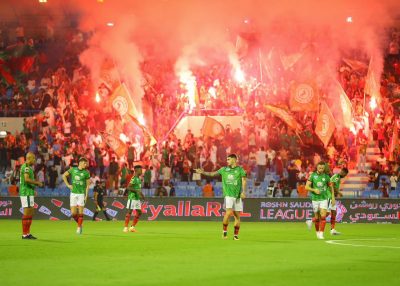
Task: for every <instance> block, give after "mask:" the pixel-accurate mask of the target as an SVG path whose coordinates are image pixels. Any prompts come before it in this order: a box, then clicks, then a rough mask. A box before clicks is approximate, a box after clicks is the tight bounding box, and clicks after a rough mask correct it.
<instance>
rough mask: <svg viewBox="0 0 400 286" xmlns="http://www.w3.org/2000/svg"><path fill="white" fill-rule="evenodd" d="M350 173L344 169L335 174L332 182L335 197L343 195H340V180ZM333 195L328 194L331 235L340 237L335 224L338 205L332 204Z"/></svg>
mask: <svg viewBox="0 0 400 286" xmlns="http://www.w3.org/2000/svg"><path fill="white" fill-rule="evenodd" d="M348 173H349V170H348V169H347V168H342V169H341V170H340V173H338V174H335V175H333V176H332V177H331V179H330V182H331V183H332V185H333V190H334V197H335V198H337V197H340V196H341V193H340V180H341V179H343V178H344V177H346V176H347V174H348ZM332 202H333V200H332V194H331V193H330V192H328V210H327V211H328V213H330V214H331V234H332V235H339V234H340V232H338V231H337V230H336V229H335V224H336V203H335V204H333V203H332Z"/></svg>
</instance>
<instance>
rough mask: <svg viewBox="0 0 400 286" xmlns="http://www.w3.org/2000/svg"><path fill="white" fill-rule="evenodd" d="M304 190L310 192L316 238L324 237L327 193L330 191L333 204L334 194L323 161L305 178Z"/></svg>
mask: <svg viewBox="0 0 400 286" xmlns="http://www.w3.org/2000/svg"><path fill="white" fill-rule="evenodd" d="M306 190H307V191H308V192H311V201H312V205H313V211H314V224H315V230H316V232H317V238H318V239H324V230H325V225H326V214H327V209H328V195H327V193H328V192H329V191H330V192H331V193H332V204H333V205H335V196H334V191H333V187H332V184H331V183H330V177H329V175H327V174H326V173H325V163H324V162H319V163H318V164H317V171H316V172H313V173H312V174H311V175H310V177H309V178H308V180H307V183H306Z"/></svg>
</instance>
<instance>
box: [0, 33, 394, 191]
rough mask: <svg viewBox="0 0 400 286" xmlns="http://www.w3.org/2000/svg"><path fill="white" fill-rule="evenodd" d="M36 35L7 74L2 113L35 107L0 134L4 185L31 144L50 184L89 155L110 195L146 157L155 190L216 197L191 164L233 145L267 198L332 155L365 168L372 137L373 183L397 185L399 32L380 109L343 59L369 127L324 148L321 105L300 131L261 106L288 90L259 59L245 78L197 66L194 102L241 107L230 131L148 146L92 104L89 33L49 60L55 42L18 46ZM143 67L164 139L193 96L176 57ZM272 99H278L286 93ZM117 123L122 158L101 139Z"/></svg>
mask: <svg viewBox="0 0 400 286" xmlns="http://www.w3.org/2000/svg"><path fill="white" fill-rule="evenodd" d="M32 41H33V45H34V46H35V47H36V48H37V51H38V53H39V55H40V56H37V57H36V58H35V62H34V63H33V65H32V67H31V68H30V70H29V72H27V73H26V74H25V75H23V77H21V80H19V81H18V82H17V83H16V84H13V85H7V84H6V83H4V82H2V83H1V85H0V116H7V117H12V116H26V115H27V114H26V112H25V111H26V110H28V111H29V112H30V113H29V115H30V116H27V117H25V119H24V127H23V130H22V131H21V132H17V133H15V134H11V133H8V134H7V135H6V136H5V138H4V139H2V140H1V139H0V173H1V174H2V178H3V179H2V180H3V183H6V184H16V182H17V181H18V176H19V172H18V168H19V166H21V164H23V162H24V155H25V154H26V152H28V151H29V152H33V153H35V154H36V155H37V159H38V160H37V164H36V167H35V171H36V173H37V177H38V180H40V181H43V182H44V183H45V184H46V186H48V187H49V188H51V189H54V188H56V187H58V186H60V184H62V180H61V175H62V173H63V172H64V171H65V170H67V169H68V168H69V167H70V166H73V165H75V164H77V162H78V159H79V158H80V157H81V156H85V157H88V159H89V161H90V166H89V169H90V172H91V174H92V177H93V184H94V182H95V181H96V180H106V181H107V184H106V185H107V189H108V191H109V194H115V195H118V194H122V193H123V192H121V191H120V188H123V187H125V186H126V184H127V183H128V182H129V180H130V178H131V177H132V175H133V174H132V169H133V166H134V165H135V164H136V163H137V162H140V164H142V165H144V166H145V168H146V172H145V173H144V187H145V188H153V189H155V192H154V195H157V196H166V195H174V194H175V188H174V184H176V182H181V181H184V182H188V181H195V182H197V183H198V185H199V186H203V185H204V196H212V195H214V193H213V190H212V185H211V184H209V182H207V183H206V179H207V178H205V177H201V176H199V175H197V174H194V172H193V170H194V169H195V168H203V169H205V170H206V171H213V170H216V169H218V168H220V167H221V166H223V165H225V162H226V156H227V154H229V153H233V152H234V153H236V154H238V156H239V158H240V164H241V165H243V167H244V168H245V170H246V171H247V173H248V176H249V178H251V179H252V182H253V183H254V186H257V185H262V186H263V187H265V194H266V195H268V196H290V195H291V192H292V191H293V190H295V189H298V190H299V193H300V192H301V191H302V188H301V187H302V186H304V183H305V181H306V178H307V176H308V173H310V172H311V171H312V170H313V169H314V166H315V165H316V163H318V162H319V161H320V160H326V161H327V162H328V163H329V165H330V168H331V170H333V171H335V170H337V169H338V168H341V167H349V168H351V169H358V171H359V172H367V169H366V168H365V164H363V162H362V158H364V157H363V156H366V152H367V151H366V150H367V147H368V145H369V144H370V143H371V142H372V141H374V142H376V144H377V146H378V147H379V148H380V152H381V155H380V158H379V159H378V160H377V162H376V164H374V165H373V166H372V169H371V170H370V171H369V170H368V171H369V172H370V173H369V176H370V180H371V181H372V182H373V183H374V184H375V186H374V187H375V188H376V189H377V188H379V187H382V185H383V183H382V184H381V183H380V182H381V181H380V179H381V177H382V176H384V175H388V176H390V177H391V179H390V180H391V187H394V185H395V183H394V182H396V183H397V176H398V175H399V156H400V152H399V150H398V144H397V146H394V147H395V148H394V149H391V139H392V137H393V134H394V124H396V122H397V120H398V119H399V118H396V116H395V114H396V113H397V114H398V109H396V108H397V107H396V106H397V105H396V103H397V101H398V100H399V99H398V98H399V96H400V54H399V48H398V45H399V37H398V34H397V33H396V32H394V33H393V35H392V41H391V42H390V50H389V51H388V53H387V57H386V60H385V71H384V73H383V75H382V81H381V83H382V88H381V93H382V102H381V104H380V105H379V106H380V108H376V109H373V108H371V107H369V104H365V101H366V102H367V103H368V102H369V96H367V100H364V86H365V79H366V73H367V70H352V69H351V68H350V67H348V66H346V65H345V64H343V66H341V67H338V79H339V81H340V83H341V85H342V86H343V88H344V90H345V91H346V93H347V95H348V97H349V99H350V100H351V102H352V104H353V115H354V117H355V118H357V117H364V116H366V118H367V120H368V122H369V126H370V134H365V133H364V132H362V130H361V131H360V132H358V133H356V134H354V133H353V132H352V131H350V130H347V129H343V130H340V131H337V132H335V133H334V136H333V137H332V139H331V142H330V143H329V145H328V146H327V148H324V146H323V145H322V143H319V140H318V138H317V137H316V135H315V132H314V129H315V121H316V114H315V113H310V112H308V113H307V112H297V113H296V114H295V116H296V119H297V120H298V121H299V122H300V124H301V125H302V126H303V130H302V133H301V134H298V133H296V132H294V131H293V130H291V129H290V128H288V127H287V125H286V124H285V123H284V122H283V121H282V120H281V119H279V118H278V117H276V116H274V115H273V114H272V113H270V112H268V111H267V110H266V109H265V108H264V107H263V106H264V104H266V103H269V102H267V101H266V99H267V98H268V99H269V100H271V98H273V99H284V100H287V99H288V98H289V92H290V91H289V82H290V80H291V78H285V77H282V79H281V80H279V81H278V84H276V83H272V82H258V81H259V80H258V79H257V76H256V75H255V71H254V70H253V69H255V68H254V65H252V64H251V63H249V64H247V63H246V62H243V63H242V64H243V67H244V69H245V70H246V73H248V74H250V75H251V74H253V75H254V78H252V79H249V80H248V83H247V84H246V85H243V84H242V83H238V82H236V81H234V80H232V75H231V67H230V65H229V63H216V64H214V65H213V66H211V67H209V66H207V67H198V68H194V69H193V73H194V75H195V77H196V82H197V88H198V103H199V107H198V109H200V110H201V109H217V110H218V109H221V110H222V109H236V110H241V112H242V113H241V115H242V116H243V120H242V122H241V126H240V128H236V129H234V128H231V127H230V126H229V125H227V126H225V136H224V137H223V138H219V139H214V138H209V137H205V136H200V137H194V135H193V134H192V132H191V131H190V130H188V131H187V134H186V136H185V137H184V138H182V139H178V138H177V137H176V135H175V134H174V132H171V133H169V134H168V137H166V140H165V141H162V142H161V140H160V141H159V142H158V144H157V145H153V146H150V145H145V144H144V143H143V139H142V138H141V135H140V136H136V134H134V131H132V130H131V131H129V130H126V129H125V128H124V126H123V123H122V121H121V119H120V118H119V115H118V114H117V113H116V112H115V111H114V110H113V109H112V108H111V107H110V106H103V107H102V108H93V105H94V104H95V103H94V100H93V94H94V91H93V88H92V86H91V81H90V74H89V72H88V71H87V70H86V69H85V68H84V67H82V66H81V65H80V64H79V61H78V55H79V53H80V52H81V51H82V50H83V49H84V48H85V44H84V40H83V39H82V40H81V41H71V40H69V41H66V42H63V43H64V44H65V53H64V57H63V58H62V59H61V60H58V61H57V62H51V61H50V60H49V59H46V50H47V49H48V48H49V46H54V42H49V43H47V42H46V41H38V40H31V41H29V40H26V39H19V42H18V43H17V45H28V44H30V45H31V44H32ZM67 43H68V44H67ZM58 45H59V46H60V43H58ZM61 45H62V44H61ZM4 50H6V48H5V49H4ZM142 71H143V74H144V75H145V77H146V84H145V85H144V91H145V95H144V100H145V101H147V103H148V104H149V105H150V106H151V108H152V110H153V113H154V114H157V117H156V118H163V120H162V121H161V120H157V119H156V120H154V124H153V126H152V128H151V129H152V131H153V132H154V134H155V135H156V138H157V139H161V138H164V136H165V135H166V134H167V132H168V130H169V129H170V128H171V127H172V126H173V125H174V123H175V121H176V120H177V119H178V118H179V116H180V114H181V113H182V112H185V111H188V98H187V97H186V96H185V92H186V91H185V89H184V86H182V85H181V84H180V83H179V80H178V79H177V78H176V75H175V74H174V66H173V63H171V62H157V61H155V60H149V61H145V62H144V63H143V64H142ZM275 103H282V100H281V101H280V102H278V101H275ZM283 103H285V102H283ZM396 110H397V111H396ZM113 130H121V132H125V133H126V134H127V135H128V138H129V139H128V142H126V144H127V146H128V148H127V153H126V155H125V156H122V157H118V156H117V155H116V153H115V152H114V150H113V149H112V148H111V147H109V146H107V144H105V141H104V138H103V137H102V135H101V132H103V131H105V132H110V133H112V131H113ZM357 162H358V163H359V164H357ZM271 174H272V175H271ZM267 177H268V180H266V178H267ZM273 179H274V180H273ZM210 186H211V187H210ZM389 191H390V190H389V189H388V192H389Z"/></svg>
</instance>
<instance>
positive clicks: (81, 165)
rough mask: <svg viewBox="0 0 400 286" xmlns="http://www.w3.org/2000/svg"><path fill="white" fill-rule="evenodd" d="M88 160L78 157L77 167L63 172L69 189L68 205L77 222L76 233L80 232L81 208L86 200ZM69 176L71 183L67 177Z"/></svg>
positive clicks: (88, 180) (88, 178) (88, 179)
mask: <svg viewBox="0 0 400 286" xmlns="http://www.w3.org/2000/svg"><path fill="white" fill-rule="evenodd" d="M88 166H89V160H88V159H86V158H84V157H82V158H79V162H78V167H72V168H70V169H69V170H68V171H66V172H65V173H64V174H63V180H64V183H65V185H66V186H67V187H68V188H69V189H70V190H71V195H70V207H71V215H72V217H73V218H74V220H75V221H76V223H77V224H78V227H77V229H76V233H78V234H82V223H83V210H84V208H85V203H86V201H87V197H88V192H89V183H90V173H89V171H88V170H86V168H87V167H88ZM69 176H71V184H70V183H69V182H68V177H69Z"/></svg>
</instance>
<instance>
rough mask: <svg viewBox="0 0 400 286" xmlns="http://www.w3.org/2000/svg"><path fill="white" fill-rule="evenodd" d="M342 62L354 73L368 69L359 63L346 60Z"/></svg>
mask: <svg viewBox="0 0 400 286" xmlns="http://www.w3.org/2000/svg"><path fill="white" fill-rule="evenodd" d="M342 60H343V62H345V64H346V65H348V66H349V67H350V68H351V69H352V70H354V71H359V70H361V71H362V70H367V69H368V66H367V65H366V64H365V63H363V62H361V61H357V60H352V59H347V58H343V59H342Z"/></svg>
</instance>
